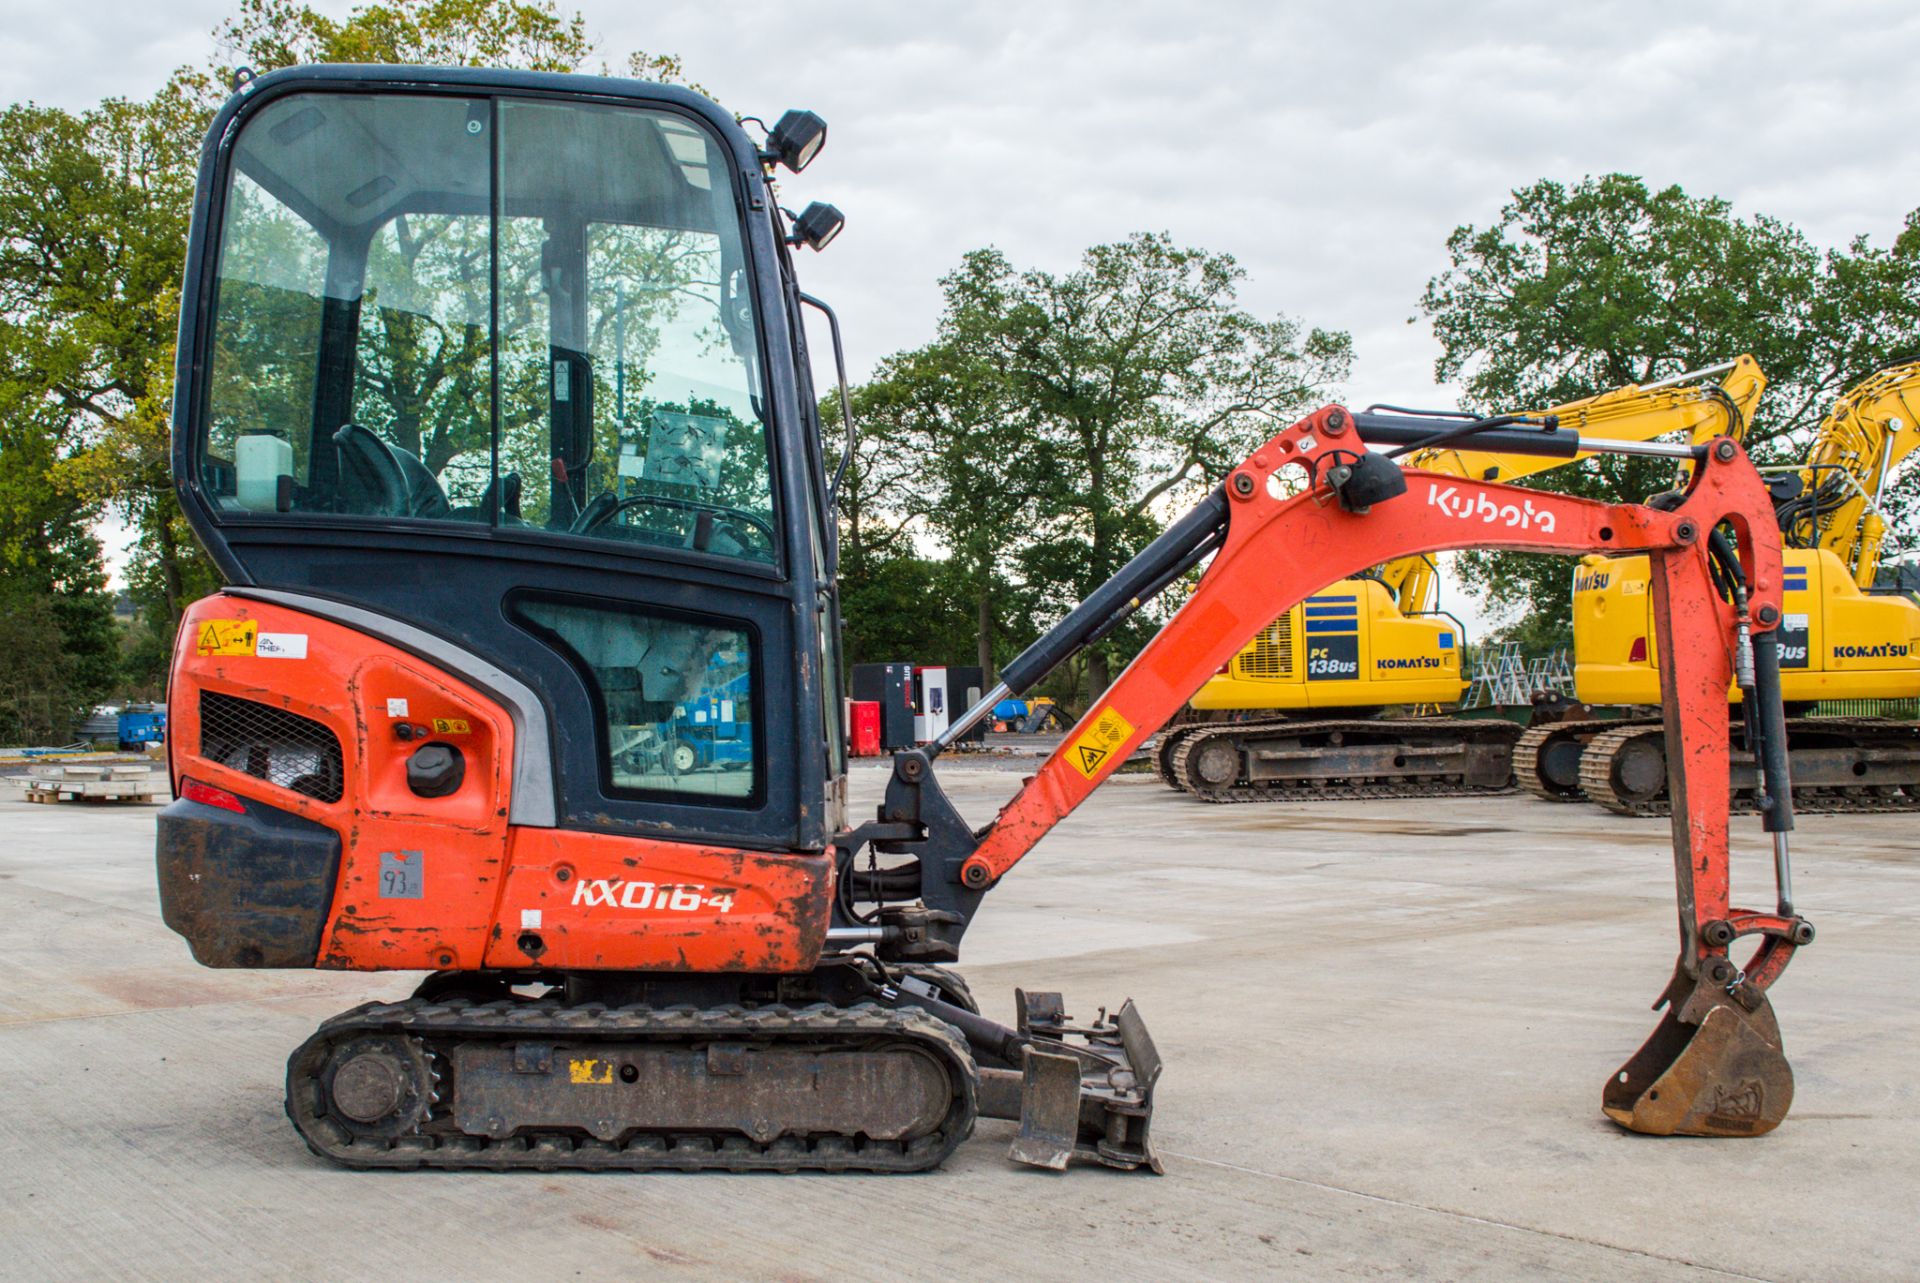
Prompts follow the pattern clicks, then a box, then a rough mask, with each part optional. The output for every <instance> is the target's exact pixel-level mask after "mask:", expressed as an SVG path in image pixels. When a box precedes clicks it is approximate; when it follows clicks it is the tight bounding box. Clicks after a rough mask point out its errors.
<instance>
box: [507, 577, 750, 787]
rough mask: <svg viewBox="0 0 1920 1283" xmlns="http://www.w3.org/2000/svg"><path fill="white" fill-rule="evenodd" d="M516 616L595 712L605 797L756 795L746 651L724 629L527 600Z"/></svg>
mask: <svg viewBox="0 0 1920 1283" xmlns="http://www.w3.org/2000/svg"><path fill="white" fill-rule="evenodd" d="M512 611H513V614H514V616H515V618H516V619H517V620H518V621H519V622H520V624H521V625H522V626H523V627H525V628H527V629H528V631H530V632H532V633H533V634H534V635H535V636H537V637H539V638H540V639H541V640H543V641H545V642H546V643H547V644H548V645H550V646H552V647H554V649H556V650H558V651H559V652H560V653H561V654H563V655H565V656H566V657H567V658H568V659H569V660H570V661H571V662H572V664H573V666H574V669H575V671H576V672H577V673H578V674H579V675H580V677H581V679H582V680H583V681H584V682H585V683H586V685H587V689H588V690H589V692H590V693H591V694H592V696H593V702H594V704H595V706H596V708H597V710H598V714H599V719H598V720H599V722H600V725H599V727H598V728H597V730H598V738H599V745H600V766H601V776H602V779H603V782H604V784H605V786H606V788H607V791H608V792H609V793H612V794H615V795H620V794H640V795H648V794H655V795H658V794H668V795H674V796H675V797H676V800H683V801H685V800H696V801H697V800H701V799H710V800H713V801H716V802H722V803H728V802H731V803H740V802H745V801H747V800H749V799H752V798H754V797H756V796H757V794H758V784H759V779H760V775H761V770H760V767H761V761H760V751H761V750H760V747H759V737H758V736H757V734H756V733H755V732H756V719H755V690H754V671H755V666H754V653H753V642H752V639H751V636H750V634H749V633H748V632H747V631H746V630H745V629H743V628H738V627H733V626H729V625H728V624H726V623H725V622H723V621H718V620H703V619H690V618H683V617H677V616H668V615H665V614H662V613H659V612H656V611H649V610H643V609H638V608H610V607H606V606H597V605H586V604H582V603H577V602H571V601H564V600H546V599H542V598H529V599H524V600H519V601H516V602H515V603H514V605H513V606H512Z"/></svg>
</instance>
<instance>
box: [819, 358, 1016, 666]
mask: <svg viewBox="0 0 1920 1283" xmlns="http://www.w3.org/2000/svg"><path fill="white" fill-rule="evenodd" d="M1011 394H1012V387H1011V384H1010V383H1009V381H1008V380H1007V379H1006V378H1005V377H1003V374H1002V371H1000V370H999V369H998V368H997V367H996V366H995V365H994V364H993V363H992V361H991V360H990V359H988V356H987V354H986V353H985V352H983V351H981V350H979V349H977V348H972V347H969V346H967V345H966V344H964V343H962V342H959V341H958V340H956V339H954V338H952V337H946V338H942V339H939V340H936V341H935V342H933V343H931V344H929V345H928V346H926V347H923V348H919V349H916V350H914V351H911V352H902V353H898V354H896V355H894V356H892V357H889V358H888V359H887V360H885V361H884V362H882V363H881V365H880V367H879V369H878V370H877V371H876V372H875V375H874V378H873V379H872V381H870V382H869V383H867V384H866V385H865V386H863V387H862V388H860V389H859V391H858V393H857V395H856V398H855V399H856V402H857V405H858V411H859V414H858V422H859V423H860V425H861V431H862V433H863V434H864V435H866V436H867V438H868V439H869V440H870V441H872V442H873V443H874V444H875V446H877V447H878V450H877V451H876V454H875V458H876V459H881V460H884V462H883V463H882V464H881V466H882V467H883V468H884V469H886V472H885V473H884V475H885V476H887V477H888V478H890V481H891V484H890V486H889V489H888V492H887V495H886V499H885V502H886V503H887V504H888V505H890V506H891V508H892V510H893V511H894V512H895V513H896V514H898V515H897V516H896V518H895V519H896V521H899V520H906V521H911V522H912V523H913V525H914V527H915V529H917V530H919V531H922V532H924V533H925V534H926V535H927V536H928V537H929V538H930V539H931V541H932V542H934V543H936V544H938V545H939V546H940V548H941V550H942V551H944V553H945V554H946V568H947V573H946V574H945V575H944V576H943V579H944V581H945V583H946V584H947V585H948V586H949V590H950V591H953V592H954V593H955V599H954V601H952V602H943V603H942V607H941V612H940V614H941V615H942V616H943V617H944V615H945V614H947V613H948V612H950V610H951V609H952V608H953V607H954V606H955V605H957V606H958V608H959V609H961V610H963V611H964V610H966V609H967V608H968V607H969V606H970V607H971V612H972V620H973V625H972V629H971V631H972V643H973V644H972V646H971V648H970V649H972V651H973V652H974V658H975V662H976V663H978V664H979V666H980V669H981V671H982V673H983V674H984V675H985V681H986V682H987V684H988V685H991V684H992V682H993V680H994V672H995V670H996V667H997V664H998V661H999V659H1000V658H1001V655H1000V654H999V651H1000V649H1001V648H1002V647H1001V642H1002V640H1003V639H1002V627H1003V621H1004V618H1005V616H1006V613H1007V610H1008V603H1007V601H1006V600H1005V597H1006V590H1007V587H1008V583H1007V574H1008V570H1009V567H1010V564H1011V559H1012V556H1013V554H1014V552H1015V550H1016V549H1017V548H1018V546H1019V544H1020V543H1021V541H1022V537H1023V533H1024V530H1025V529H1026V527H1027V524H1028V523H1029V522H1030V520H1031V518H1032V514H1033V510H1034V504H1035V500H1036V498H1037V494H1038V490H1039V488H1040V470H1039V458H1040V456H1041V455H1042V454H1043V453H1044V452H1043V450H1042V449H1041V448H1040V446H1041V443H1040V442H1039V441H1038V440H1037V439H1036V438H1035V437H1034V436H1033V434H1032V433H1031V432H1030V431H1028V430H1027V425H1026V424H1025V423H1024V421H1023V419H1022V416H1021V415H1020V413H1019V407H1018V406H1017V405H1016V404H1015V402H1014V401H1013V400H1012V395H1011ZM833 408H834V410H835V412H836V413H837V410H838V407H837V406H835V407H833ZM829 421H830V420H829ZM864 462H865V461H863V463H864ZM873 479H874V476H873V473H872V470H871V466H870V465H869V466H863V468H862V469H861V476H860V477H859V483H860V486H861V488H862V489H864V490H869V491H870V490H871V489H872V488H873V487H872V481H873ZM848 498H849V499H850V500H851V506H849V505H848V504H843V505H842V511H843V513H848V514H850V519H849V522H848V525H849V536H850V537H849V538H848V540H847V543H848V544H849V545H850V551H851V552H852V553H853V557H854V560H853V563H852V564H853V566H854V567H855V568H856V570H857V571H858V572H859V573H862V574H864V573H868V570H869V568H871V567H877V566H878V565H880V564H882V562H881V561H875V560H874V559H872V557H871V556H870V555H869V553H870V545H869V544H868V543H867V541H866V539H865V537H864V535H863V532H862V531H861V530H860V528H859V519H860V517H861V516H862V514H863V512H864V511H870V510H871V508H872V507H873V496H872V495H871V494H867V493H858V492H856V493H854V494H852V495H850V496H848ZM894 555H895V556H900V555H910V553H907V552H905V550H902V549H900V548H899V547H896V548H895V549H894ZM1005 640H1006V641H1007V642H1009V643H1010V642H1012V641H1014V640H1015V639H1012V638H1008V639H1005ZM967 649H969V648H968V647H965V646H962V647H960V648H957V649H956V648H951V647H949V648H945V649H942V650H938V651H933V652H924V653H928V654H930V655H931V656H933V657H944V658H949V659H956V660H957V659H958V658H959V656H960V655H962V654H964V653H965V652H966V650H967ZM1008 657H1010V656H1008Z"/></svg>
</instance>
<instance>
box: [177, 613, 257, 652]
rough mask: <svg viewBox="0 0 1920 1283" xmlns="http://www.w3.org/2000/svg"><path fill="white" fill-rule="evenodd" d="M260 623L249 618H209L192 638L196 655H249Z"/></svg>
mask: <svg viewBox="0 0 1920 1283" xmlns="http://www.w3.org/2000/svg"><path fill="white" fill-rule="evenodd" d="M259 635H260V625H259V624H258V623H257V622H255V621H254V620H251V619H209V620H208V621H207V622H206V623H204V624H201V625H200V631H199V633H198V635H196V636H195V637H194V639H193V653H194V654H196V655H251V654H253V647H254V641H255V639H256V638H258V637H259Z"/></svg>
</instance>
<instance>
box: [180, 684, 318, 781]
mask: <svg viewBox="0 0 1920 1283" xmlns="http://www.w3.org/2000/svg"><path fill="white" fill-rule="evenodd" d="M200 756H202V757H204V758H207V759H209V760H210V761H214V762H218V763H219V764H220V765H222V766H225V767H229V768H231V769H233V770H236V771H241V772H244V773H245V774H248V775H251V776H254V777H255V778H256V779H262V780H265V781H267V782H268V783H269V784H278V785H279V786H280V787H281V788H285V789H292V790H293V791H294V792H296V793H304V794H306V795H307V796H308V797H311V798H317V799H319V800H320V801H322V802H338V801H339V800H340V797H341V794H342V793H343V792H345V779H344V772H343V770H342V767H341V759H340V738H339V737H338V736H337V735H335V734H334V733H333V732H332V731H330V730H328V729H327V728H326V727H325V726H322V725H321V724H320V723H319V722H316V721H314V720H313V719H312V718H310V717H302V716H300V714H298V713H289V712H288V711H287V710H286V709H284V708H275V707H273V706H272V705H271V704H261V703H258V702H256V701H254V700H250V699H240V698H238V697H236V696H233V695H221V694H218V693H216V692H214V691H201V692H200Z"/></svg>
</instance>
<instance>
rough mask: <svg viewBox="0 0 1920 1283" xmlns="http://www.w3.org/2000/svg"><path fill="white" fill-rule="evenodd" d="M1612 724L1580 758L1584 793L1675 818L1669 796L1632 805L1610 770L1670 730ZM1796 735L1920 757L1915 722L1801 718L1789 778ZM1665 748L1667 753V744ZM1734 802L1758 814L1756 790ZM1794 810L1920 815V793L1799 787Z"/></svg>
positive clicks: (1649, 724) (1641, 723)
mask: <svg viewBox="0 0 1920 1283" xmlns="http://www.w3.org/2000/svg"><path fill="white" fill-rule="evenodd" d="M1610 725H1612V726H1614V727H1616V728H1617V729H1614V730H1610V731H1607V732H1605V733H1603V734H1601V735H1597V736H1595V737H1594V738H1593V741H1592V742H1591V743H1589V744H1588V745H1587V749H1586V751H1585V752H1584V753H1582V754H1581V755H1580V788H1581V791H1582V792H1584V793H1585V794H1586V795H1587V798H1588V800H1589V801H1592V802H1595V803H1597V804H1599V805H1600V806H1602V807H1605V808H1606V809H1607V810H1609V811H1612V812H1613V813H1615V814H1616V815H1635V816H1649V817H1651V816H1662V815H1670V814H1672V811H1673V807H1672V803H1671V801H1670V800H1669V799H1668V797H1667V796H1666V794H1665V793H1662V794H1661V795H1660V796H1659V797H1657V798H1654V799H1652V800H1650V801H1647V802H1632V801H1629V800H1628V799H1626V798H1623V797H1621V796H1620V795H1619V794H1618V793H1617V792H1616V791H1615V790H1614V788H1613V782H1612V771H1611V769H1610V764H1611V762H1612V758H1613V755H1614V754H1615V753H1617V752H1619V751H1620V749H1621V748H1622V747H1624V746H1625V745H1626V744H1627V743H1629V742H1630V741H1632V740H1635V739H1639V738H1643V737H1646V736H1664V735H1665V734H1666V732H1665V729H1664V727H1663V726H1662V725H1661V723H1659V722H1657V721H1652V720H1636V721H1632V722H1613V723H1610ZM1735 729H1736V730H1737V728H1735ZM1795 731H1799V732H1800V733H1801V734H1802V735H1803V736H1805V735H1810V734H1814V733H1818V734H1819V735H1820V736H1821V737H1823V738H1839V737H1848V738H1851V739H1853V740H1854V741H1855V742H1856V743H1869V742H1872V741H1876V740H1877V741H1880V742H1881V746H1882V747H1888V748H1906V749H1908V750H1909V751H1913V752H1916V753H1920V725H1915V724H1914V723H1910V722H1894V721H1889V720H1886V719H1884V718H1852V717H1806V718H1796V719H1793V720H1791V721H1789V722H1788V723H1787V745H1788V750H1787V763H1788V770H1789V773H1791V770H1792V763H1793V748H1792V746H1793V737H1794V732H1795ZM1662 747H1663V748H1664V744H1663V745H1662ZM1867 787H1879V786H1867ZM1731 801H1732V806H1733V809H1734V810H1735V811H1741V812H1751V811H1754V810H1756V809H1757V806H1756V802H1755V798H1754V793H1753V790H1752V789H1736V790H1734V795H1733V798H1732V799H1731ZM1793 809H1794V811H1795V812H1796V813H1799V814H1804V815H1851V814H1865V813H1872V812H1883V813H1884V812H1898V811H1920V792H1915V791H1904V792H1900V793H1893V794H1887V793H1872V792H1868V791H1866V788H1865V787H1863V788H1860V789H1847V788H1824V787H1823V788H1795V789H1794V791H1793Z"/></svg>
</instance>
